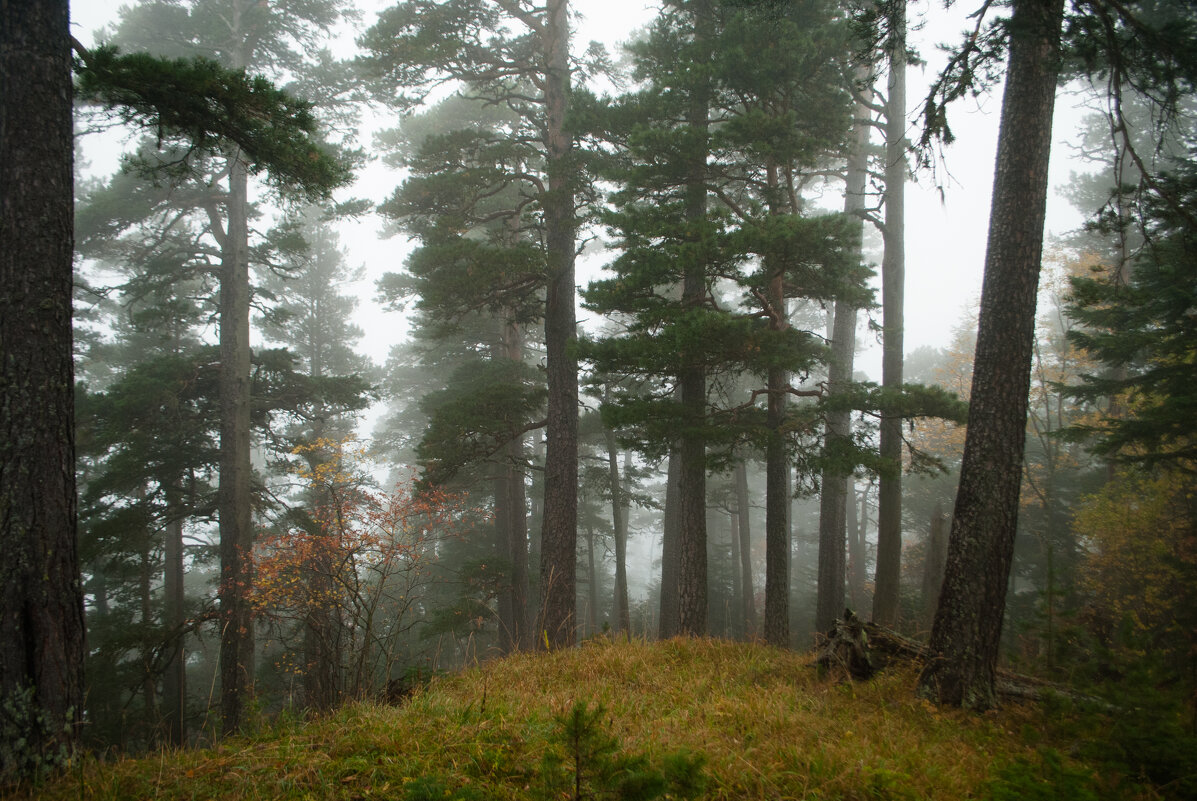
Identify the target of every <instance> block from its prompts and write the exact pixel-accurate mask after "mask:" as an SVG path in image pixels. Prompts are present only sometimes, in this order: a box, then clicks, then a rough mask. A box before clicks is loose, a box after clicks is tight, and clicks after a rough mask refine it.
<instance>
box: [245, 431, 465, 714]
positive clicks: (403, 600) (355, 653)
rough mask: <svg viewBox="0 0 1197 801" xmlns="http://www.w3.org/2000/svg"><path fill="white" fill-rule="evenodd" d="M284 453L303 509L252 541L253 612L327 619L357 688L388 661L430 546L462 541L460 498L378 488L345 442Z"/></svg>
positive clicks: (430, 556) (362, 457) (433, 553)
mask: <svg viewBox="0 0 1197 801" xmlns="http://www.w3.org/2000/svg"><path fill="white" fill-rule="evenodd" d="M292 455H293V456H294V457H296V458H295V460H294V461H293V462H292V464H291V471H292V473H293V474H294V475H295V476H296V478H297V479H298V480H299V482H301V485H302V498H303V500H304V503H303V504H302V505H301V506H299V507H297V508H296V509H294V510H293V512H292V514H291V515H290V516H289V517H288V520H289V522H290V525H287V526H286V527H285V528H284V527H278V528H276V529H275V530H272V531H268V532H264V533H262V534H260V535H259V537H258V540H257V543H256V545H255V548H254V562H255V581H254V587H253V592H252V594H251V598H252V601H253V604H254V608H255V610H256V612H257V613H258V614H259V616H261V617H264V618H268V619H271V620H274V621H278V622H282V621H288V620H290V621H310V620H311V619H313V618H320V619H323V620H330V619H331V620H335V621H336V627H337V630H338V632H339V634H338V639H339V641H340V642H341V644H342V645H341V650H342V654H341V658H342V659H343V662H344V665H345V666H346V668H347V669H348V670H349V673H350V674H351V675H350V676H349V678H350V683H351V685H357V689H358V690H359V691H365V690H367V689H368V686H367V685H368V684H369V681H370V678H369V677H370V676H371V675H372V674H373V672H374V671H373V670H372V666H377V665H386V664H389V663H391V662H392V661H393V660H394V657H395V655H396V649H398V648H399V647H400V638H399V634H400V633H401V632H402V631H404V630H405V628H408V627H410V620H409V618H410V613H411V611H412V610H413V608H414V607H415V606H416V604H418V602H419V599H420V597H421V595H422V591H423V589H424V588H426V587H427V585H428V583H429V582H430V581H431V569H432V565H433V564H434V562H435V561H436V557H437V550H438V546H439V544H440V543H441V542H443V541H444V540H445V539H446V538H448V537H454V536H460V535H461V532H462V531H463V529H464V520H465V516H466V515H467V510H466V509H465V508H464V504H463V498H462V497H461V496H459V495H454V494H451V493H448V492H445V491H443V490H438V489H435V488H431V489H421V490H420V491H419V492H417V491H416V490H415V488H414V485H413V484H412V483H411V482H408V483H406V484H401V485H397V486H396V487H395V488H394V489H392V490H390V491H385V492H384V491H382V490H380V489H378V488H377V487H376V486H375V483H374V482H373V481H372V480H371V478H370V476H369V469H368V468H369V467H370V459H369V455H368V454H367V452H366V450H365V449H364V448H354V447H352V443H351V442H348V441H346V442H337V441H332V440H324V439H322V440H317V441H315V442H313V443H311V444H309V445H304V446H301V447H298V448H296V449H294V450H293V451H292Z"/></svg>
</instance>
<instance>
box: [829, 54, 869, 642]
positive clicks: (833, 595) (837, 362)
mask: <svg viewBox="0 0 1197 801" xmlns="http://www.w3.org/2000/svg"><path fill="white" fill-rule="evenodd" d="M857 78H858V79H860V80H865V79H866V78H867V75H864V74H861V73H860V72H858V74H857ZM860 92H863V90H860ZM870 122H871V117H870V113H869V107H868V98H866V97H864V96H862V95H861V94H860V93H858V96H857V99H856V120H855V122H854V124H853V134H854V136H853V141H852V149H851V150H850V151H849V152H848V165H847V167H848V169H847V174H846V176H845V182H846V186H845V190H844V213H845V214H849V215H855V216H857V217H860V215H861V213H862V212H863V211H864V207H865V191H866V189H867V182H868V147H869V133H870V130H871V128H872V126H871V125H870ZM863 226H864V218H863V217H860V219H859V223H858V225H857V232H858V233H857V236H858V240H857V242H856V243H855V250H856V254H857V258H860V249H861V244H862V243H861V238H862V237H863V230H862V228H863ZM855 355H856V308H855V307H853V306H851V305H849V304H848V303H845V302H843V301H839V302H837V303H836V304H835V316H834V321H833V322H832V330H831V364H830V365H829V366H828V370H827V389H828V392H832V393H834V392H837V391H840V390H841V389H842V388H843V387H844V385H845V384H846V383H848V382H851V381H852V371H853V362H854V360H855V359H854V357H855ZM851 433H852V414H851V413H850V412H849V411H847V410H845V411H842V412H839V411H837V412H832V413H830V414H828V415H827V431H826V434H825V436H824V440H823V446H824V449H825V450H826V451H829V452H832V451H834V449H835V447H836V444H837V442H841V441H843V440H845V439H847V438H848V437H849V436H851ZM849 481H850V479H849V477H848V476H846V475H845V474H844V471H843V470H842V469H835V467H833V466H829V467H826V468H824V469H823V475H822V480H821V481H820V485H821V487H822V493H821V495H820V497H819V577H818V591H817V594H816V600H815V630H816V631H828V630H829V629H830V628H831V626H832V625H833V624H834V623H835V620H836V616H837V615H839V614H840V613H841V612H842V611H843V609H844V577H845V572H846V558H845V553H844V552H845V549H846V544H847V520H848V517H847V513H848V508H847V507H848V504H849V503H852V502H854V501H855V499H854V498H853V499H852V501H850V500H849V499H848V484H849Z"/></svg>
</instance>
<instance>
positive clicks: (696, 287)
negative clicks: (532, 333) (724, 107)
mask: <svg viewBox="0 0 1197 801" xmlns="http://www.w3.org/2000/svg"><path fill="white" fill-rule="evenodd" d="M692 13H693V15H694V39H695V41H696V42H697V43H698V44H699V46H700V47H701V46H704V45H709V42H710V38H711V34H710V25H711V12H710V8H709V6H708V3H707V0H697V2H695V3H694V4H693V11H692ZM708 94H709V93H708V88H707V82H706V81H705V80H701V81H699V85H698V86H697V87H696V88H695V89H694V90H693V93H692V95H691V98H690V108H689V110H688V112H687V115H686V125H687V127H688V128H689V129H690V130H691V131H692V132H693V135H694V138H695V141H696V142H697V143H698V144H697V145H696V146H695V148H694V150H693V152H692V153H691V154H690V164H689V167H688V174H687V177H686V197H685V214H686V219H687V220H688V221H690V222H691V223H692V229H693V231H694V234H693V236H694V238H695V239H697V238H698V237H699V236H700V233H699V232H700V231H701V230H702V227H703V224H704V223H705V221H706V216H707V145H706V137H707V129H708V127H709V124H710V123H709V120H708V114H709V108H708V104H709V97H708ZM706 273H707V264H706V259H705V257H704V256H703V255H702V254H701V253H700V249H699V248H697V247H696V248H694V257H693V258H691V259H689V260H688V261H687V262H686V264H685V267H684V275H683V281H682V304H683V305H684V306H686V307H688V308H692V309H698V308H701V306H702V305H703V303H704V302H705V300H706ZM695 347H696V348H697V349H698V350H701V349H702V347H703V345H699V344H697V343H696V345H695ZM680 357H681V363H682V368H681V371H680V373H679V374H678V395H679V402H680V404H681V407H682V408H681V417H682V425H683V426H684V429H683V431H682V435H681V446H680V448H679V450H680V453H679V461H680V462H681V478H680V481H679V493H680V494H679V501H680V503H679V512H680V518H679V522H678V525H679V529H680V548H679V550H678V556H679V575H678V633H679V634H695V635H700V636H701V635H704V634H706V633H707V605H708V603H707V497H706V496H707V456H706V450H707V446H706V437H705V435H704V433H703V429H704V427H705V425H706V413H707V379H706V371H705V369H704V368H703V366H702V356H701V354H700V353H686V352H684V351H683V352H682V353H681V354H680Z"/></svg>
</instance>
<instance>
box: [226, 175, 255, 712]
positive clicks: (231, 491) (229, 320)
mask: <svg viewBox="0 0 1197 801" xmlns="http://www.w3.org/2000/svg"><path fill="white" fill-rule="evenodd" d="M248 196H249V184H248V175H247V172H246V167H245V163H244V162H243V161H242V160H241V158H240V157H239V156H237V155H234V156H231V157H230V159H229V195H228V200H227V204H226V212H227V227H226V230H225V236H224V239H225V241H224V243H223V247H222V252H221V268H220V375H219V379H218V380H219V385H220V483H219V487H218V490H217V509H218V512H217V514H218V516H219V518H220V593H219V597H220V716H221V724H222V730H223V731H224V732H225V733H232V732H235V731H237V730H238V729H240V728H241V726H242V724H243V723H244V721H243V719H242V711H243V707H244V703H245V698H246V696H247V695H248V694H249V692H250V690H251V687H252V686H253V673H254V665H253V658H254V638H253V620H252V615H251V609H250V604H249V600H248V592H249V587H250V582H251V581H252V576H251V553H250V551H251V549H252V548H253V530H252V528H251V507H252V498H251V496H250V477H251V470H252V468H251V465H250V422H249V401H250V386H249V384H250V369H251V364H250V356H251V352H250V347H249V301H250V297H249V294H250V292H249V200H248Z"/></svg>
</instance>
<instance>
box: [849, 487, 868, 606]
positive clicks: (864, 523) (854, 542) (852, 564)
mask: <svg viewBox="0 0 1197 801" xmlns="http://www.w3.org/2000/svg"><path fill="white" fill-rule="evenodd" d="M868 497H869V491H868V487H867V486H866V487H865V491H864V492H862V493H861V494H860V506H859V507H858V506H857V498H856V487H855V486H854V482H852V480H851V479H849V482H848V507H847V512H848V515H847V518H848V519H847V528H848V603H849V605H850V606H851V607H852V609H864V607H865V603H866V601H867V598H866V594H865V582H866V581H867V579H868V566H867V565H866V564H865V562H866V561H867V559H866V551H865V542H866V540H865V534H866V533H867V529H868V522H869V515H868V507H867V504H868ZM858 509H859V512H858V511H857V510H858Z"/></svg>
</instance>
